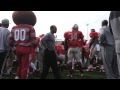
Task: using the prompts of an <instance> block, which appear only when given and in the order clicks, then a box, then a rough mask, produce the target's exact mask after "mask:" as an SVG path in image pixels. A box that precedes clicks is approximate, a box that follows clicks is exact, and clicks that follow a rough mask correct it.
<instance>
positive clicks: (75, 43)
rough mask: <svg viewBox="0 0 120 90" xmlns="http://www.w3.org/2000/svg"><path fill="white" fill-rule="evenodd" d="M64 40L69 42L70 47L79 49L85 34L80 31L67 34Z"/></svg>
mask: <svg viewBox="0 0 120 90" xmlns="http://www.w3.org/2000/svg"><path fill="white" fill-rule="evenodd" d="M64 38H65V39H66V40H67V41H68V47H79V46H80V42H81V40H82V38H83V34H82V32H80V31H71V32H66V33H65V34H64Z"/></svg>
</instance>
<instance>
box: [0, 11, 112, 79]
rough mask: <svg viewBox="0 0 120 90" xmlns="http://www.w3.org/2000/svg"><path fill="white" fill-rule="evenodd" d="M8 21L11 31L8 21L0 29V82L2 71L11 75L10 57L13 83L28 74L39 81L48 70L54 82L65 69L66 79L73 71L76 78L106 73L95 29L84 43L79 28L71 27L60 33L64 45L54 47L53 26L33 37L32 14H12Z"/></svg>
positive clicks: (98, 36)
mask: <svg viewBox="0 0 120 90" xmlns="http://www.w3.org/2000/svg"><path fill="white" fill-rule="evenodd" d="M12 18H13V21H14V23H15V24H16V26H14V27H13V28H12V30H11V31H9V30H8V29H7V28H8V27H9V20H8V19H3V20H2V23H1V26H0V38H1V40H0V70H1V72H0V74H1V78H2V74H3V73H4V69H6V72H7V73H10V71H12V70H11V69H10V68H11V67H12V65H13V63H12V64H10V63H11V62H13V61H11V60H9V59H11V57H9V56H11V55H12V59H13V56H14V59H16V61H17V64H16V65H17V66H16V67H17V69H16V75H15V79H28V76H29V73H30V71H31V70H32V72H33V73H35V72H40V73H41V79H45V78H46V77H47V74H48V72H49V71H50V70H51V69H52V71H53V73H54V77H55V78H56V79H60V78H61V74H60V70H66V69H67V70H69V75H68V76H69V77H73V73H74V72H73V71H75V70H79V71H80V73H79V75H80V77H83V76H84V71H94V70H95V69H98V70H99V71H100V72H105V71H106V67H107V65H105V64H104V62H103V61H104V60H103V56H102V55H103V53H102V50H101V46H103V44H102V43H101V42H103V41H101V40H103V37H102V34H101V33H98V32H96V31H95V29H91V32H90V34H89V36H90V40H89V41H88V40H85V39H84V35H83V33H82V31H80V30H79V26H78V25H77V24H74V25H73V27H72V30H69V31H66V32H65V33H64V35H63V37H64V41H62V42H60V43H57V41H55V36H54V33H56V32H57V27H56V26H55V25H51V26H50V32H49V33H47V34H40V36H39V37H36V31H35V29H34V25H35V24H36V16H35V14H34V13H33V12H32V11H14V12H13V14H12ZM104 22H106V20H104V21H103V23H104ZM8 57H9V59H8ZM103 64H104V66H105V68H104V67H103ZM104 69H105V70H104ZM61 73H62V72H61ZM106 73H107V71H106ZM106 75H107V74H106ZM109 75H110V74H109Z"/></svg>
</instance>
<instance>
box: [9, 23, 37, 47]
mask: <svg viewBox="0 0 120 90" xmlns="http://www.w3.org/2000/svg"><path fill="white" fill-rule="evenodd" d="M36 42H37V41H36V33H35V30H34V28H33V26H30V25H17V26H14V27H13V28H12V30H11V34H10V36H9V43H10V45H20V46H31V45H36Z"/></svg>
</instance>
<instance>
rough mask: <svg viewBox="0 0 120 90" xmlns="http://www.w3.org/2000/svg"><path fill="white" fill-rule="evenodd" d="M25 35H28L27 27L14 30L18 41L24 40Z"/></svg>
mask: <svg viewBox="0 0 120 90" xmlns="http://www.w3.org/2000/svg"><path fill="white" fill-rule="evenodd" d="M25 36H26V30H25V29H20V30H15V31H14V39H15V41H18V40H21V41H24V40H25Z"/></svg>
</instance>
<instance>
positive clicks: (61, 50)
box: [56, 45, 64, 55]
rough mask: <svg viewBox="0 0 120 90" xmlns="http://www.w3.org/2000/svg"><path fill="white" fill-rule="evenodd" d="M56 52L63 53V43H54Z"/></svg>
mask: <svg viewBox="0 0 120 90" xmlns="http://www.w3.org/2000/svg"><path fill="white" fill-rule="evenodd" d="M56 51H57V54H58V55H59V54H64V46H63V45H56Z"/></svg>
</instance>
